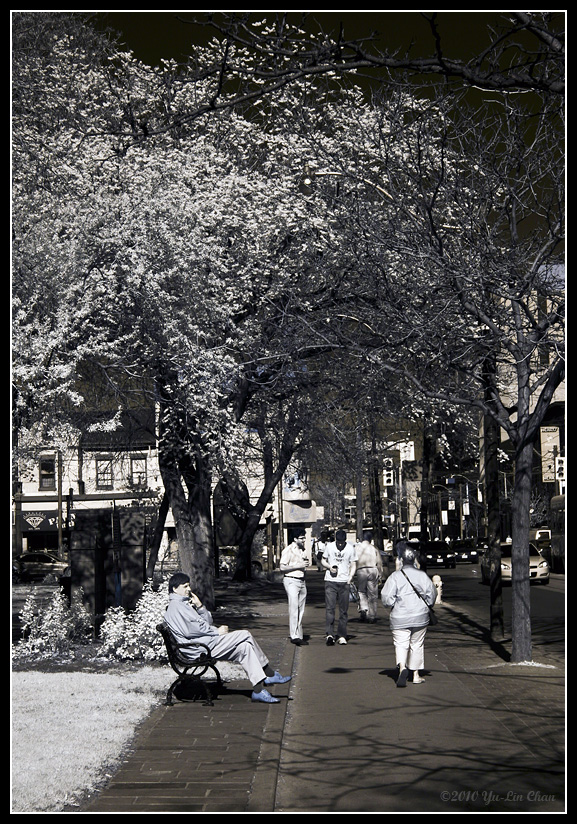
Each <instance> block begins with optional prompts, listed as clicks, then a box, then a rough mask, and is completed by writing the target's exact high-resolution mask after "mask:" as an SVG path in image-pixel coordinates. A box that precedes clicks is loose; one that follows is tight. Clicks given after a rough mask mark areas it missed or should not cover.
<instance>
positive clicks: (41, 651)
mask: <svg viewBox="0 0 577 824" xmlns="http://www.w3.org/2000/svg"><path fill="white" fill-rule="evenodd" d="M20 620H21V625H22V638H21V640H20V641H18V643H17V644H15V645H14V646H13V650H12V653H13V658H14V659H16V660H17V659H24V658H35V659H38V658H50V657H54V656H63V655H67V654H69V653H70V652H71V650H72V648H73V647H75V646H77V645H78V644H86V643H89V642H90V641H91V639H92V634H93V627H92V621H91V618H90V615H89V613H88V611H87V610H86V608H85V607H84V605H83V603H82V591H81V590H79V591H77V592H75V593H74V594H73V596H72V599H71V602H70V604H69V602H68V598H67V597H66V595H65V594H64V591H63V590H62V589H57V590H55V591H54V594H53V595H52V598H51V599H50V601H49V602H48V604H47V605H46V606H45V607H44V609H39V608H38V599H37V595H36V592H35V590H33V589H31V590H30V592H29V593H28V595H27V597H26V600H25V602H24V606H23V607H22V611H21V613H20Z"/></svg>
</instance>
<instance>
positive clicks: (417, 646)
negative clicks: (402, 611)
mask: <svg viewBox="0 0 577 824" xmlns="http://www.w3.org/2000/svg"><path fill="white" fill-rule="evenodd" d="M392 633H393V643H394V645H395V656H396V659H397V664H398V665H399V667H400V668H401V669H404V668H405V667H408V668H409V669H410V670H413V671H416V670H421V669H423V667H424V666H425V646H424V645H425V635H426V633H427V627H411V628H410V629H394V630H392Z"/></svg>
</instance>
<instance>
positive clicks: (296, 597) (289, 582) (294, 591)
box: [283, 575, 307, 641]
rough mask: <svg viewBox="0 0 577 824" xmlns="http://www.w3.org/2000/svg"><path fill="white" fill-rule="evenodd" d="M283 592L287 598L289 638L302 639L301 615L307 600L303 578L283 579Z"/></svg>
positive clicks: (286, 576)
mask: <svg viewBox="0 0 577 824" xmlns="http://www.w3.org/2000/svg"><path fill="white" fill-rule="evenodd" d="M283 584H284V588H285V592H286V594H287V598H288V610H289V633H290V637H291V638H295V639H296V638H298V639H299V640H300V641H302V638H303V615H304V611H305V604H306V600H307V585H306V583H305V579H304V578H290V577H289V576H288V575H285V577H284V578H283Z"/></svg>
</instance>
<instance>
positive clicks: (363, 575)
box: [357, 567, 379, 618]
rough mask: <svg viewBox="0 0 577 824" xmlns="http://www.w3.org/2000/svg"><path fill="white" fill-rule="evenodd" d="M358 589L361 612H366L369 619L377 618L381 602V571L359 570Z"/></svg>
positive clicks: (364, 568) (371, 568)
mask: <svg viewBox="0 0 577 824" xmlns="http://www.w3.org/2000/svg"><path fill="white" fill-rule="evenodd" d="M357 587H358V590H359V609H360V611H361V612H366V613H367V617H368V618H376V617H377V603H378V600H379V570H378V569H377V568H376V567H361V569H357Z"/></svg>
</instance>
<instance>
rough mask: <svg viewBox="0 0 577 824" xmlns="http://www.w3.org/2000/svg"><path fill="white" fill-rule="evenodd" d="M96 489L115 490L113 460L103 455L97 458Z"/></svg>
mask: <svg viewBox="0 0 577 824" xmlns="http://www.w3.org/2000/svg"><path fill="white" fill-rule="evenodd" d="M96 488H97V489H113V488H114V473H113V469H112V458H110V457H108V456H104V455H101V456H100V457H98V458H96Z"/></svg>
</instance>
